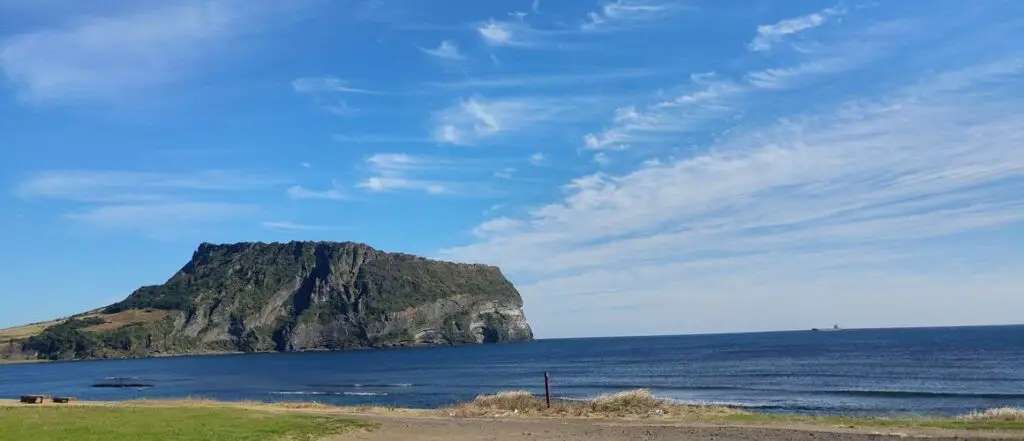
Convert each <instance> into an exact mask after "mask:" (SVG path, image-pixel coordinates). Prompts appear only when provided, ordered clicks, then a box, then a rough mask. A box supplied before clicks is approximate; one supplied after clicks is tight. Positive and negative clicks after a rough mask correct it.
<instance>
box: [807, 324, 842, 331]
mask: <svg viewBox="0 0 1024 441" xmlns="http://www.w3.org/2000/svg"><path fill="white" fill-rule="evenodd" d="M811 330H812V331H814V332H834V331H842V330H843V329H842V328H840V327H839V325H832V327H831V328H811Z"/></svg>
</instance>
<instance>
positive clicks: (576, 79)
mask: <svg viewBox="0 0 1024 441" xmlns="http://www.w3.org/2000/svg"><path fill="white" fill-rule="evenodd" d="M666 72H668V71H667V70H658V69H620V70H606V71H600V72H587V73H578V74H569V73H554V74H548V75H543V74H535V75H505V76H490V77H480V78H468V79H464V80H460V81H452V82H447V83H432V84H431V85H432V86H436V87H442V88H446V89H483V88H488V89H504V88H509V89H513V88H516V89H517V88H523V87H550V86H566V85H578V84H581V83H586V84H594V83H600V82H616V81H627V80H635V79H637V78H644V77H650V76H655V75H660V74H664V73H666Z"/></svg>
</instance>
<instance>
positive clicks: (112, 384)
mask: <svg viewBox="0 0 1024 441" xmlns="http://www.w3.org/2000/svg"><path fill="white" fill-rule="evenodd" d="M92 387H106V388H140V387H153V384H151V383H147V382H145V381H144V380H142V379H141V378H138V377H129V378H122V377H110V378H104V379H103V381H101V382H99V383H96V384H93V385H92Z"/></svg>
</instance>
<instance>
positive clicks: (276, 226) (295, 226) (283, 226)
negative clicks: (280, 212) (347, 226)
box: [260, 221, 332, 231]
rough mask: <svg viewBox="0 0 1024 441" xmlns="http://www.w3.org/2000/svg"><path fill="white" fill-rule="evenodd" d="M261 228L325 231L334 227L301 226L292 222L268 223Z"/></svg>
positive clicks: (264, 223)
mask: <svg viewBox="0 0 1024 441" xmlns="http://www.w3.org/2000/svg"><path fill="white" fill-rule="evenodd" d="M260 226H262V227H263V228H266V229H268V230H277V231H324V230H330V229H332V227H330V226H327V225H314V224H300V223H295V222H291V221H267V222H262V223H260Z"/></svg>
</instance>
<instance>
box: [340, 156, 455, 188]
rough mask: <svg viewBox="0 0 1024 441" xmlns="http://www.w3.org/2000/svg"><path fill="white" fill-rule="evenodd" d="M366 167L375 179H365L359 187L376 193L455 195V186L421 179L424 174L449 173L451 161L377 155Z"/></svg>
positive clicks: (369, 160)
mask: <svg viewBox="0 0 1024 441" xmlns="http://www.w3.org/2000/svg"><path fill="white" fill-rule="evenodd" d="M366 163H367V165H369V166H370V168H371V170H373V172H374V173H375V176H371V177H369V178H366V179H365V180H363V181H362V182H360V183H359V184H358V187H360V188H364V189H367V190H370V191H373V192H388V191H398V190H412V191H422V192H425V193H428V194H444V193H451V192H452V191H453V186H454V185H455V184H454V183H451V182H446V181H443V180H434V179H429V178H421V177H420V175H422V174H429V173H430V172H434V171H437V170H439V169H450V168H452V166H453V164H452V163H451V162H450V161H448V160H443V159H438V158H428V157H421V156H412V155H407V154H404V153H377V154H375V155H373V156H370V157H368V158H366Z"/></svg>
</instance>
